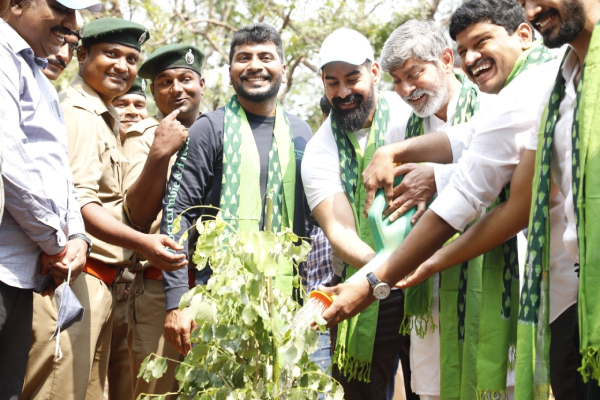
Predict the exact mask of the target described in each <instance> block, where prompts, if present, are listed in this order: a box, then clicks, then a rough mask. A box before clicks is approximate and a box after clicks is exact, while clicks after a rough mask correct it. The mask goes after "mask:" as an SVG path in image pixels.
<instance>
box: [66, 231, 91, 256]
mask: <svg viewBox="0 0 600 400" xmlns="http://www.w3.org/2000/svg"><path fill="white" fill-rule="evenodd" d="M74 239H81V240H83V241H85V242H86V243H87V244H88V249H87V253H86V256H89V255H90V253H91V252H92V240H91V239H90V238H89V237H87V235H86V234H85V233H74V234H72V235H69V240H74Z"/></svg>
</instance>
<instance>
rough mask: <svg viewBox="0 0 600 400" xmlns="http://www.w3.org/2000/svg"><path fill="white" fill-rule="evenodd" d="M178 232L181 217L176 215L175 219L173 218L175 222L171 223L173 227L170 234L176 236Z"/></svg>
mask: <svg viewBox="0 0 600 400" xmlns="http://www.w3.org/2000/svg"><path fill="white" fill-rule="evenodd" d="M180 230H181V215H178V216H177V218H175V221H173V227H172V228H171V233H172V234H173V235H176V234H178V233H179V231H180Z"/></svg>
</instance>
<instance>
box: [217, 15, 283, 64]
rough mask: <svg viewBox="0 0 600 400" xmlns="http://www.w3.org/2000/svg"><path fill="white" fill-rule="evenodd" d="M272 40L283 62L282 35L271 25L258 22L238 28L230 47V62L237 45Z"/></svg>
mask: <svg viewBox="0 0 600 400" xmlns="http://www.w3.org/2000/svg"><path fill="white" fill-rule="evenodd" d="M265 42H271V43H273V44H274V45H275V47H277V54H278V55H279V58H280V59H281V62H282V63H283V62H284V60H283V45H282V44H281V36H279V32H277V30H275V28H273V27H272V26H271V25H268V24H263V23H257V24H252V25H248V26H245V27H243V28H242V29H240V30H238V31H237V32H236V33H235V34H234V35H233V39H231V47H230V48H229V64H231V61H232V60H233V52H234V50H235V48H236V47H237V46H242V45H244V44H262V43H265Z"/></svg>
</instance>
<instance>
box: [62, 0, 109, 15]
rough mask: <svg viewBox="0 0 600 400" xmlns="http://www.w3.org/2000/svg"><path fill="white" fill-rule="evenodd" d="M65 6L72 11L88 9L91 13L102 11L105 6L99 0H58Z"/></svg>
mask: <svg viewBox="0 0 600 400" xmlns="http://www.w3.org/2000/svg"><path fill="white" fill-rule="evenodd" d="M57 1H58V2H59V3H60V4H62V5H63V6H65V7H67V8H70V9H71V10H82V9H84V8H85V9H86V10H88V11H91V12H98V11H102V9H103V8H104V5H103V4H102V3H101V2H100V1H99V0H57Z"/></svg>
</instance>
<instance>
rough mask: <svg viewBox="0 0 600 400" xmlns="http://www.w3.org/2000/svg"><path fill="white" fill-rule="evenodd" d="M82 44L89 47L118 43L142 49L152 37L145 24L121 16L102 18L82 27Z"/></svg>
mask: <svg viewBox="0 0 600 400" xmlns="http://www.w3.org/2000/svg"><path fill="white" fill-rule="evenodd" d="M81 31H82V32H81V45H82V46H83V47H88V46H91V45H94V44H98V43H116V44H122V45H125V46H129V47H133V48H134V49H136V50H138V51H139V50H141V46H142V44H144V42H146V41H147V40H148V39H149V38H150V34H149V33H148V30H147V29H146V27H145V26H143V25H140V24H136V23H135V22H131V21H125V20H124V19H120V18H100V19H97V20H94V21H92V22H90V23H88V24H85V25H84V26H83V27H82V28H81Z"/></svg>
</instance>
